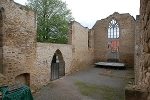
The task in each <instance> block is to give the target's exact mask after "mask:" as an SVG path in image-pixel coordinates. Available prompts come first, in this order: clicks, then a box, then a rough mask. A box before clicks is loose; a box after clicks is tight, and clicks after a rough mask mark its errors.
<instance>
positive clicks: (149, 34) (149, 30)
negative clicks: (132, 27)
mask: <svg viewBox="0 0 150 100" xmlns="http://www.w3.org/2000/svg"><path fill="white" fill-rule="evenodd" d="M147 29H148V30H147V32H148V38H149V39H150V24H149V25H148V28H147Z"/></svg>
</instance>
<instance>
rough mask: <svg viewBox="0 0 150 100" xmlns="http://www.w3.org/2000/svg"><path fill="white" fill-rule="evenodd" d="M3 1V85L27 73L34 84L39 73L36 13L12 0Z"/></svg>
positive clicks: (1, 47)
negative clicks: (37, 66) (37, 71)
mask: <svg viewBox="0 0 150 100" xmlns="http://www.w3.org/2000/svg"><path fill="white" fill-rule="evenodd" d="M0 4H1V5H0V9H1V11H0V13H1V14H0V16H2V17H1V19H2V20H1V21H0V26H1V27H0V31H1V33H0V34H1V35H0V36H2V37H1V38H2V39H0V44H1V46H0V52H1V53H0V55H3V56H2V57H3V61H2V62H1V63H0V65H1V66H0V67H1V68H0V69H3V72H2V71H1V72H2V73H1V75H0V86H2V85H10V84H14V83H16V80H15V78H16V77H17V76H18V75H20V74H24V73H28V74H29V76H30V78H29V81H30V82H29V83H30V84H29V85H31V87H32V86H33V84H34V83H33V79H34V77H35V74H36V71H35V61H36V56H35V55H36V14H35V12H34V11H32V10H31V9H28V8H26V7H24V6H22V5H19V4H17V3H14V2H13V1H12V0H10V1H8V0H1V1H0ZM0 61H1V60H0ZM24 77H25V76H24Z"/></svg>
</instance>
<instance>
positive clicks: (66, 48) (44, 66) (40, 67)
mask: <svg viewBox="0 0 150 100" xmlns="http://www.w3.org/2000/svg"><path fill="white" fill-rule="evenodd" d="M56 50H60V52H61V54H62V57H63V60H64V61H65V75H68V74H70V71H71V62H72V46H71V45H66V44H51V43H37V51H36V52H37V54H36V61H37V64H36V69H37V76H36V82H34V84H35V85H36V86H38V87H41V86H43V85H46V84H47V83H49V82H50V78H51V63H52V58H53V55H54V53H55V52H56Z"/></svg>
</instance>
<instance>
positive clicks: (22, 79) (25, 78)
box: [15, 73, 30, 86]
mask: <svg viewBox="0 0 150 100" xmlns="http://www.w3.org/2000/svg"><path fill="white" fill-rule="evenodd" d="M15 83H21V84H25V85H27V86H30V74H29V73H23V74H20V75H18V76H16V77H15Z"/></svg>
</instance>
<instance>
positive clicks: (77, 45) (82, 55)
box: [68, 21, 94, 72]
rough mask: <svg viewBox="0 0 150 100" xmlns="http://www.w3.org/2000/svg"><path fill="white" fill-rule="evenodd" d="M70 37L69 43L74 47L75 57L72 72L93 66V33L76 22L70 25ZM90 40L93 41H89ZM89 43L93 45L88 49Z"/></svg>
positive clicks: (73, 53)
mask: <svg viewBox="0 0 150 100" xmlns="http://www.w3.org/2000/svg"><path fill="white" fill-rule="evenodd" d="M68 35H69V41H68V42H69V44H71V45H72V55H73V56H72V57H73V58H72V67H71V72H75V71H79V70H81V69H83V68H86V67H89V66H90V65H92V64H93V58H94V49H93V47H92V46H93V45H92V37H93V31H92V30H89V29H88V28H86V27H83V26H82V25H81V24H79V23H78V22H75V21H74V22H72V23H70V24H69V34H68ZM70 38H71V39H70ZM88 39H91V40H90V41H89V40H88ZM88 41H89V42H88ZM88 43H91V44H90V45H91V47H88V46H89V45H88Z"/></svg>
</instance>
